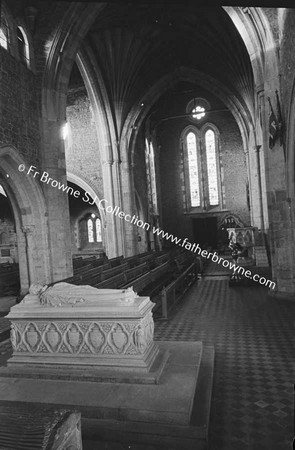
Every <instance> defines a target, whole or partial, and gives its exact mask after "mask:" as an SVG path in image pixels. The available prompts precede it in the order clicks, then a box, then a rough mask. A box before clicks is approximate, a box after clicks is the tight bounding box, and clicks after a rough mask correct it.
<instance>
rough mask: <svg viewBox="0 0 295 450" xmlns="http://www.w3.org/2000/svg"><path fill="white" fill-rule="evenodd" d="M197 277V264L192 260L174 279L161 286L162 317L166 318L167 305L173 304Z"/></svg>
mask: <svg viewBox="0 0 295 450" xmlns="http://www.w3.org/2000/svg"><path fill="white" fill-rule="evenodd" d="M197 277H198V271H197V264H196V263H195V262H194V263H192V264H190V266H189V267H188V268H187V269H186V270H185V271H184V272H183V273H182V274H181V275H179V276H178V277H177V279H176V280H174V281H172V282H171V283H170V284H168V286H165V287H163V289H162V291H161V306H162V318H164V319H167V318H168V308H169V306H173V305H175V303H176V302H177V301H178V300H179V299H180V298H181V297H182V296H183V295H184V294H185V292H186V291H187V289H188V288H189V287H190V286H191V285H192V283H194V281H195V280H196V279H197Z"/></svg>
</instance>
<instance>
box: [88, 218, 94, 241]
mask: <svg viewBox="0 0 295 450" xmlns="http://www.w3.org/2000/svg"><path fill="white" fill-rule="evenodd" d="M87 231H88V242H94V233H93V221H92V219H88V220H87Z"/></svg>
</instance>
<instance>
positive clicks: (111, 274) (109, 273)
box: [101, 263, 128, 281]
mask: <svg viewBox="0 0 295 450" xmlns="http://www.w3.org/2000/svg"><path fill="white" fill-rule="evenodd" d="M127 269H128V264H127V263H125V264H122V265H119V266H116V267H112V268H110V269H107V270H104V271H103V272H101V281H103V280H106V279H108V278H112V277H114V276H115V275H117V274H119V273H122V272H125V271H126V270H127Z"/></svg>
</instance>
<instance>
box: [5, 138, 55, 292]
mask: <svg viewBox="0 0 295 450" xmlns="http://www.w3.org/2000/svg"><path fill="white" fill-rule="evenodd" d="M0 167H1V168H0V172H1V173H2V176H3V177H4V180H5V181H4V188H5V190H6V192H7V194H8V196H9V199H10V200H11V204H12V209H13V213H14V216H15V222H16V231H17V241H18V247H19V254H20V255H19V256H20V259H19V264H20V281H21V291H22V292H27V291H28V288H29V285H30V284H32V283H36V282H38V283H43V284H46V283H48V282H50V281H51V280H52V273H51V270H50V255H49V250H48V233H47V212H46V206H45V201H44V195H43V192H42V190H41V187H40V185H39V184H38V182H37V181H36V179H35V178H34V177H32V176H31V174H27V170H28V166H27V165H26V162H25V160H24V159H23V158H22V156H21V155H20V154H19V153H18V151H17V150H16V149H15V148H14V147H13V146H10V145H4V146H1V147H0Z"/></svg>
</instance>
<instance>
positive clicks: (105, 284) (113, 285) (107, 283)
mask: <svg viewBox="0 0 295 450" xmlns="http://www.w3.org/2000/svg"><path fill="white" fill-rule="evenodd" d="M124 283H126V275H125V273H123V272H121V273H119V274H118V275H115V276H114V277H111V278H107V279H106V280H104V281H100V282H99V283H97V284H95V285H94V287H96V288H97V289H108V288H109V289H119V288H120V287H121V286H122V285H124Z"/></svg>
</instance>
